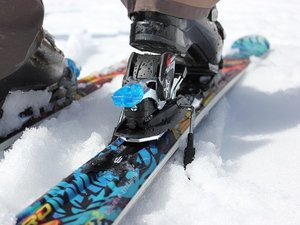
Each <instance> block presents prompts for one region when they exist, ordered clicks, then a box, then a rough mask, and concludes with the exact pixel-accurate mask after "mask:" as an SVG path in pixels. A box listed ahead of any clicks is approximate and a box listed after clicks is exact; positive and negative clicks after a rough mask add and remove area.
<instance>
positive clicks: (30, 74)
mask: <svg viewBox="0 0 300 225" xmlns="http://www.w3.org/2000/svg"><path fill="white" fill-rule="evenodd" d="M79 73H80V70H79V69H78V68H77V67H76V66H75V64H74V62H73V61H72V60H69V59H65V57H64V54H63V52H62V51H61V50H60V49H58V48H57V47H56V45H55V42H54V39H53V38H52V36H51V35H50V34H49V33H48V32H46V31H44V37H43V40H42V43H41V45H40V46H39V48H38V49H37V51H36V52H35V54H34V55H32V56H31V57H30V59H29V60H28V61H27V62H26V63H25V64H24V65H22V66H21V67H20V69H18V70H17V71H16V72H14V73H13V74H11V75H9V76H7V77H5V78H4V79H2V80H1V81H0V127H1V128H2V129H1V131H0V137H5V136H6V135H8V134H9V133H10V132H12V131H14V130H16V129H19V128H20V127H21V126H22V125H23V124H25V123H26V122H27V121H29V120H30V119H31V118H32V117H33V116H34V114H36V110H37V109H33V108H34V106H26V108H24V109H22V111H20V112H16V113H17V117H19V118H18V119H19V120H20V122H18V123H17V124H16V122H14V123H15V124H16V126H17V127H14V125H9V123H10V121H5V120H11V118H10V117H11V115H8V114H11V112H5V105H6V104H5V101H6V100H7V99H8V98H7V97H8V96H9V95H10V94H11V93H12V92H15V91H22V93H25V92H28V91H30V90H35V91H37V90H46V91H48V92H50V96H51V97H50V100H49V101H48V102H46V103H45V105H43V106H42V107H41V108H40V109H39V110H40V112H41V113H42V112H43V111H55V109H57V108H59V107H63V106H65V105H68V104H70V103H71V102H72V100H73V99H74V98H75V96H76V90H77V77H78V76H79ZM33 101H34V100H33ZM14 104H15V105H17V104H18V102H16V103H14ZM29 104H30V103H29ZM32 104H33V105H34V104H35V103H32ZM39 107H40V106H39ZM34 111H35V112H34ZM14 113H15V112H14ZM8 118H9V119H8ZM5 126H6V127H5ZM5 130H6V131H5Z"/></svg>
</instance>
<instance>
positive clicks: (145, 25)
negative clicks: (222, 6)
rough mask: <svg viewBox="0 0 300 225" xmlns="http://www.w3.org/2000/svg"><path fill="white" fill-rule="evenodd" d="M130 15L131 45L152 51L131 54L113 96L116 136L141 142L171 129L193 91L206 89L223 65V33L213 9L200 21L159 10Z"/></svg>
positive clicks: (180, 116) (187, 103) (187, 106)
mask: <svg viewBox="0 0 300 225" xmlns="http://www.w3.org/2000/svg"><path fill="white" fill-rule="evenodd" d="M131 19H132V21H133V23H132V25H131V34H130V44H131V46H133V47H135V48H137V49H139V50H141V51H144V52H150V53H147V54H137V53H132V55H131V57H130V59H129V62H128V67H127V72H126V75H125V76H124V79H123V84H122V86H123V87H122V88H121V89H119V90H118V91H117V92H116V93H115V94H114V95H113V101H114V103H115V105H117V106H120V107H123V108H124V110H123V112H122V115H121V116H120V121H119V124H118V126H117V127H116V129H115V134H114V135H115V136H118V137H122V138H123V139H125V140H127V141H130V142H145V141H150V140H155V139H158V138H159V137H161V136H162V135H163V134H164V132H166V131H167V130H168V129H170V128H173V127H174V126H175V125H176V124H177V123H178V122H179V121H180V120H181V119H182V118H184V116H185V115H186V113H187V111H188V110H190V107H191V104H192V100H193V98H194V97H193V96H196V95H199V93H201V92H204V91H206V90H207V89H209V87H210V86H211V84H212V83H213V81H214V78H215V77H216V74H218V72H219V69H220V67H221V66H222V56H221V55H222V52H221V50H222V46H223V39H224V32H223V29H222V27H221V25H220V24H219V23H218V22H217V21H216V19H217V11H216V8H213V9H212V11H211V13H210V15H209V17H208V18H204V19H201V20H189V19H181V18H176V17H173V16H168V15H164V14H161V13H158V12H138V13H134V14H133V15H132V17H131ZM191 96H192V97H191Z"/></svg>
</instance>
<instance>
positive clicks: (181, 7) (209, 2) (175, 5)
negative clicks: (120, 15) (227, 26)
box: [121, 0, 219, 19]
mask: <svg viewBox="0 0 300 225" xmlns="http://www.w3.org/2000/svg"><path fill="white" fill-rule="evenodd" d="M121 1H122V2H123V4H124V5H125V6H126V7H127V9H128V13H129V14H131V13H132V12H137V11H155V12H160V13H164V14H167V15H171V16H175V17H180V18H186V19H201V18H205V17H207V16H208V15H209V13H210V10H211V8H212V7H214V6H215V5H216V3H217V2H218V1H219V0H121Z"/></svg>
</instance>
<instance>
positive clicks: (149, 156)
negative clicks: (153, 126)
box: [17, 36, 269, 225]
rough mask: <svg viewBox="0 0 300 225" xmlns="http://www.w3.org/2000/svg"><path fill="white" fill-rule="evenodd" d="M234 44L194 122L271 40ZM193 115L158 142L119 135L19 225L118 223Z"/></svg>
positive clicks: (249, 39)
mask: <svg viewBox="0 0 300 225" xmlns="http://www.w3.org/2000/svg"><path fill="white" fill-rule="evenodd" d="M233 47H234V48H236V49H238V50H237V51H235V52H234V53H232V54H231V55H228V56H226V57H225V58H224V69H223V70H222V71H221V79H220V80H219V82H218V83H217V84H216V85H215V86H214V87H212V88H211V89H210V90H209V94H208V95H207V96H206V97H205V99H204V100H203V101H202V104H201V105H200V106H199V107H198V108H196V117H195V124H199V123H200V121H201V120H202V119H203V118H204V116H205V115H206V114H207V113H208V112H209V111H210V109H211V108H212V107H213V106H214V105H215V104H216V103H217V102H218V101H219V100H220V99H221V98H222V97H223V96H224V95H225V94H226V93H227V92H228V91H229V90H230V89H231V88H232V86H233V85H234V84H235V83H236V82H237V81H238V80H239V79H240V78H241V77H242V75H243V71H245V69H246V68H247V66H248V65H249V63H250V56H252V55H255V56H262V55H264V54H265V53H267V52H268V50H269V43H268V41H267V40H266V39H264V38H262V37H258V36H251V37H249V36H248V37H245V38H242V39H239V40H238V41H236V42H235V43H234V45H233ZM189 118H190V115H189V114H187V115H186V117H185V118H183V119H182V120H181V122H180V123H179V124H177V125H176V126H175V127H174V128H173V129H170V130H168V131H167V132H166V133H165V134H164V135H163V136H162V137H161V138H160V139H158V140H156V141H150V142H145V143H129V142H126V141H124V140H123V139H122V138H117V139H116V140H114V141H113V142H112V143H110V144H109V145H108V146H107V147H106V148H105V149H104V150H103V151H101V152H100V153H99V154H98V155H96V156H95V157H94V158H92V159H91V160H90V161H88V162H87V163H85V164H84V165H82V166H81V167H80V168H79V169H77V170H76V171H74V172H73V173H72V174H71V175H69V176H68V177H67V178H65V179H64V180H63V181H61V182H60V183H59V184H57V185H56V186H55V187H53V188H52V189H51V190H50V191H48V192H47V193H46V194H44V195H43V196H42V197H41V198H39V199H38V200H37V201H36V202H34V203H33V204H32V205H31V206H29V207H28V208H26V209H25V210H23V211H22V212H21V213H20V214H19V215H18V216H17V224H20V225H32V224H43V225H62V224H70V225H71V224H72V225H81V224H89V225H92V224H97V225H98V224H103V225H104V224H106V225H108V224H114V225H115V224H118V223H119V222H120V220H121V219H122V218H123V216H124V215H125V214H126V213H127V212H128V210H129V209H130V208H131V207H132V206H133V205H134V203H135V202H136V201H137V200H138V199H139V197H140V196H141V195H142V193H143V192H144V190H145V189H146V188H147V187H148V186H149V184H150V183H151V181H152V180H153V179H154V178H155V176H156V175H157V173H158V172H159V171H160V169H161V168H162V167H163V166H164V165H165V163H166V162H167V161H168V159H169V158H170V157H171V156H172V155H173V154H174V152H175V151H176V150H177V148H178V144H179V141H180V140H182V139H184V138H186V136H187V133H188V127H189V125H190V119H189ZM91 165H93V166H91ZM94 165H97V166H96V167H95V166H94Z"/></svg>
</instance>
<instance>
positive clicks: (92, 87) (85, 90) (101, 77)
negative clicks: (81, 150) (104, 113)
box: [0, 61, 127, 151]
mask: <svg viewBox="0 0 300 225" xmlns="http://www.w3.org/2000/svg"><path fill="white" fill-rule="evenodd" d="M126 65H127V62H126V61H122V62H121V63H119V64H118V65H116V66H113V67H109V68H107V69H106V72H101V73H94V74H91V75H88V76H85V77H83V78H81V79H79V80H78V81H77V83H78V89H77V94H76V96H74V98H75V100H79V99H80V98H82V97H85V96H87V95H89V94H91V93H92V92H94V91H96V90H98V89H100V88H101V87H102V86H103V85H104V84H105V83H108V82H110V81H111V80H112V79H113V78H114V77H116V76H118V75H123V74H125V72H126ZM67 106H68V105H61V106H58V107H55V108H53V109H52V110H47V111H45V110H41V112H40V115H39V116H37V117H32V118H30V119H29V120H27V121H26V122H24V124H23V126H22V127H20V128H19V129H16V130H15V131H13V132H12V133H10V134H8V135H6V136H5V137H4V136H1V135H0V151H2V150H5V149H8V148H9V147H10V146H11V145H12V144H13V143H14V142H15V141H16V140H17V139H18V138H20V137H21V135H22V132H23V131H24V130H25V129H26V128H28V127H33V126H37V125H39V124H40V123H41V122H42V121H43V120H44V119H48V118H50V117H52V116H55V114H56V113H57V112H59V111H60V110H62V109H64V108H65V107H67Z"/></svg>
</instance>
